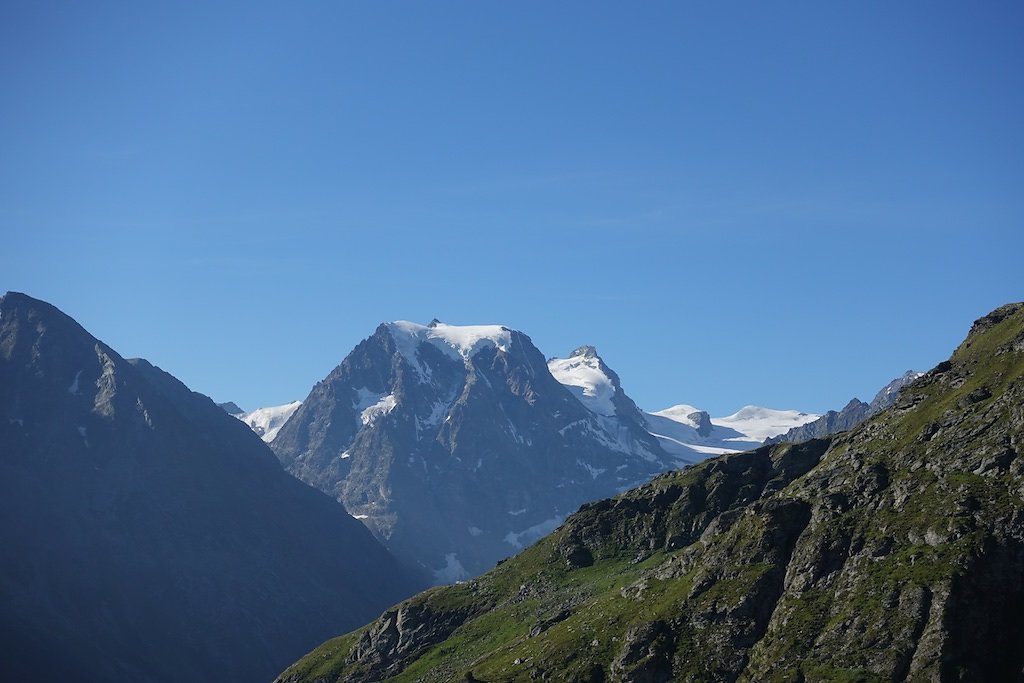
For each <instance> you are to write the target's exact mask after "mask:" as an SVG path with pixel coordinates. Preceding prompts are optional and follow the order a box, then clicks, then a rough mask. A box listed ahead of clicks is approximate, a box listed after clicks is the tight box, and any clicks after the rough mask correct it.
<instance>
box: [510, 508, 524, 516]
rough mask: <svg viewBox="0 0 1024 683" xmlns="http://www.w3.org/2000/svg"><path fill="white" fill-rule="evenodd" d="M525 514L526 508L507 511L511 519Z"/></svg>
mask: <svg viewBox="0 0 1024 683" xmlns="http://www.w3.org/2000/svg"><path fill="white" fill-rule="evenodd" d="M525 513H526V508H523V509H522V510H509V511H508V514H510V515H512V516H513V517H518V516H519V515H522V514H525Z"/></svg>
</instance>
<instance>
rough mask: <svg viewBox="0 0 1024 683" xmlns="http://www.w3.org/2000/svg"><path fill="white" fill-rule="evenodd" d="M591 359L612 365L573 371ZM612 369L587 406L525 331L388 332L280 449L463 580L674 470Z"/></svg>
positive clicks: (320, 390)
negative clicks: (584, 509) (592, 507)
mask: <svg viewBox="0 0 1024 683" xmlns="http://www.w3.org/2000/svg"><path fill="white" fill-rule="evenodd" d="M580 363H583V364H594V365H595V367H596V366H597V364H600V366H603V363H602V362H600V359H599V358H597V356H596V353H595V352H593V350H592V349H582V350H580V351H579V352H578V355H576V356H574V357H573V358H572V359H570V363H568V364H567V365H579V364H580ZM581 368H582V366H579V367H575V368H566V372H568V373H570V374H572V373H574V372H576V373H577V374H578V372H579V371H580V370H581ZM583 369H584V370H585V368H583ZM605 369H606V370H607V368H605ZM608 373H609V375H608V376H609V377H611V378H613V379H609V381H608V382H607V383H606V384H603V385H602V386H601V387H600V392H601V394H600V396H599V397H598V396H597V395H596V394H593V392H591V394H589V395H588V393H587V392H588V389H587V388H585V387H575V389H578V390H579V391H578V392H575V391H574V389H571V388H569V387H567V386H566V385H563V384H562V383H560V382H559V381H558V380H557V379H556V378H555V377H554V376H552V373H551V371H550V369H549V366H548V363H547V362H546V361H545V359H544V357H543V356H542V355H541V353H540V352H539V351H538V350H537V349H536V348H535V347H534V346H533V343H532V342H531V341H530V338H529V337H527V336H526V335H525V334H523V333H521V332H517V331H514V330H510V329H508V328H504V327H499V326H468V327H458V326H453V325H445V324H443V323H439V322H437V321H435V322H433V323H431V324H430V325H427V326H424V325H417V324H414V323H408V322H396V323H388V324H383V325H381V326H380V327H378V328H377V330H376V331H375V332H374V334H373V335H372V336H371V337H369V338H368V339H366V340H364V341H363V342H361V343H360V344H359V345H358V346H357V347H356V348H355V349H354V350H353V351H352V352H351V353H350V354H349V355H348V356H347V357H346V358H345V359H344V361H342V363H341V364H340V365H339V366H338V367H337V368H335V369H334V371H332V372H331V373H330V374H329V375H328V376H327V377H326V378H325V379H324V380H323V381H321V382H319V383H318V384H317V385H316V386H315V387H314V388H313V390H312V391H311V392H310V394H309V396H308V397H307V398H306V400H305V401H303V403H302V405H301V406H300V407H299V408H298V409H297V410H296V412H295V413H294V415H293V416H292V417H291V418H290V419H289V420H288V421H287V422H286V423H285V425H284V426H283V427H282V428H281V430H280V432H279V433H278V435H277V437H276V438H275V439H274V440H273V442H272V443H271V447H272V448H273V450H274V452H275V453H276V454H277V456H278V458H279V459H280V460H281V462H282V464H283V465H284V466H285V467H286V468H287V469H288V470H289V471H290V472H292V473H293V474H294V475H295V476H297V477H299V478H300V479H302V480H303V481H306V482H308V483H309V484H312V485H313V486H316V487H317V488H319V489H320V490H322V491H324V492H326V493H328V494H329V495H331V496H334V497H336V498H337V499H338V500H339V501H341V502H342V503H344V505H345V507H346V508H347V509H348V510H349V512H351V513H352V514H353V515H355V516H356V517H358V518H360V519H362V520H363V521H364V522H365V523H366V525H367V526H368V527H369V528H370V529H371V530H372V531H373V532H374V534H375V535H376V536H377V537H378V538H379V539H380V540H381V541H382V542H383V543H384V544H385V545H386V546H387V547H388V549H390V550H391V551H392V552H394V553H395V554H396V555H397V556H399V557H400V558H402V559H403V560H404V561H406V562H407V563H408V564H409V565H410V566H413V567H416V568H418V569H419V570H420V571H422V572H423V574H424V575H425V576H426V577H428V578H429V580H432V581H434V582H438V583H444V582H451V581H455V580H460V579H465V578H468V577H470V576H474V575H476V574H479V573H480V572H482V571H484V570H486V569H489V568H491V567H493V566H494V563H495V562H496V561H497V560H499V559H501V558H503V557H506V556H508V555H510V554H512V553H514V552H516V551H518V550H519V549H521V548H523V547H525V546H527V545H529V544H530V543H532V542H533V541H535V540H536V539H537V538H539V537H541V536H543V535H544V534H546V533H548V532H550V531H551V530H552V529H554V528H555V527H556V526H557V525H558V524H559V523H560V522H561V521H563V520H564V519H565V517H566V516H567V515H568V514H569V513H570V512H572V511H573V510H575V509H576V508H577V507H579V505H580V504H581V503H583V502H585V501H588V500H594V499H597V498H601V497H605V496H608V495H613V494H615V493H616V492H618V491H621V490H623V489H625V488H628V487H629V486H633V485H636V484H637V483H639V482H643V481H648V480H649V479H650V478H651V477H652V476H654V475H655V474H657V473H659V472H662V471H665V470H666V469H670V468H672V467H674V466H675V464H676V460H675V459H673V458H672V457H670V456H669V455H668V454H666V453H665V451H664V450H662V448H661V447H660V446H659V445H658V443H657V440H656V439H655V438H654V437H652V436H651V435H650V434H648V433H647V430H646V429H645V427H644V424H643V419H642V416H641V414H640V412H639V410H637V408H636V406H635V405H634V404H633V402H632V401H631V400H629V398H628V397H627V396H626V395H625V394H624V393H623V392H622V390H621V387H619V386H618V379H617V378H616V377H614V373H611V372H610V371H608ZM563 379H564V377H563ZM591 389H594V387H591ZM591 398H594V399H596V400H597V401H598V403H597V404H594V403H593V402H590V403H588V401H590V399H591Z"/></svg>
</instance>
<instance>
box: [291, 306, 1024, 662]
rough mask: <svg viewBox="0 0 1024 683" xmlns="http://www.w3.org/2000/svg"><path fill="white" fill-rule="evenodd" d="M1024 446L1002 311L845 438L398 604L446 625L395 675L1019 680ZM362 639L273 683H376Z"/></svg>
mask: <svg viewBox="0 0 1024 683" xmlns="http://www.w3.org/2000/svg"><path fill="white" fill-rule="evenodd" d="M1022 449H1024V304H1014V305H1011V306H1006V307H1003V308H1001V309H999V310H997V311H994V312H993V313H992V314H990V315H989V316H986V317H984V318H982V319H980V320H979V321H977V322H976V323H975V325H974V327H973V328H972V330H971V333H970V335H969V336H968V338H967V340H966V341H965V342H964V343H963V344H962V345H961V346H960V347H959V348H958V349H957V350H956V352H955V353H954V355H953V357H952V358H951V359H950V360H949V361H947V362H944V363H941V364H940V365H939V366H937V367H936V368H935V369H933V370H932V371H931V372H929V373H927V374H926V375H925V376H924V377H921V378H920V379H918V380H917V381H916V382H914V383H913V384H911V385H910V387H909V388H908V390H907V391H904V392H902V393H901V394H900V396H899V398H898V399H897V401H896V403H895V404H894V405H893V406H891V407H890V408H889V409H888V410H885V411H883V412H882V413H880V414H879V415H877V416H875V417H874V418H873V419H872V420H870V421H868V422H865V423H862V424H861V425H860V426H858V427H855V428H854V429H852V430H850V431H847V432H845V433H843V434H839V435H835V436H831V437H827V438H825V439H821V440H811V441H808V442H805V443H802V444H792V443H786V444H778V445H770V446H764V447H762V448H760V449H757V450H755V451H750V452H747V453H741V454H734V455H726V456H722V457H720V458H717V459H714V460H709V461H705V462H703V463H701V464H699V465H696V466H693V467H691V468H688V469H686V470H683V471H681V472H676V473H671V474H665V475H662V476H659V477H657V478H656V479H654V480H653V481H652V482H651V483H649V484H648V485H645V486H642V487H640V488H638V489H635V490H633V491H630V492H628V493H626V494H624V495H622V496H619V497H617V498H614V499H611V500H604V501H600V502H596V503H592V504H588V505H585V506H583V507H582V508H581V509H580V511H579V512H577V513H576V514H574V515H573V516H571V517H570V518H569V519H568V520H567V522H566V523H565V524H564V525H562V527H560V528H559V529H558V530H557V531H555V532H554V533H553V534H552V535H550V536H548V537H547V538H545V539H543V540H542V541H541V542H539V543H538V544H536V545H534V546H533V547H531V548H529V549H527V550H526V551H524V552H523V553H521V554H520V555H518V556H517V557H515V558H513V559H510V560H508V561H507V562H505V563H503V564H501V565H500V566H498V567H497V568H495V569H494V570H493V571H491V572H488V573H487V574H485V575H483V576H481V577H480V578H478V579H477V580H475V581H473V582H470V583H468V584H464V585H460V586H454V587H448V588H445V589H439V590H436V591H433V592H431V593H428V594H424V595H421V596H417V597H415V598H412V599H411V600H409V601H407V602H406V603H403V606H402V607H401V608H400V609H404V610H406V611H411V610H412V608H413V607H414V606H417V607H419V608H420V611H419V614H430V616H429V617H428V618H427V622H428V623H436V624H447V625H446V627H445V629H434V630H432V629H428V628H422V627H421V628H417V629H412V630H410V631H408V632H409V634H410V635H409V639H410V641H412V640H415V641H416V643H417V645H416V648H414V649H415V650H417V651H419V652H421V653H424V654H422V655H414V654H412V652H413V648H407V649H406V652H407V653H409V654H408V655H407V656H406V657H405V658H392V659H391V660H389V661H390V666H391V667H392V668H390V669H389V675H390V676H392V677H393V678H392V680H396V681H405V680H418V681H444V680H451V679H453V678H456V677H457V676H459V675H460V674H461V673H463V672H466V671H468V670H470V669H471V670H472V673H473V676H474V677H475V678H478V679H479V680H486V681H507V680H577V681H584V680H585V681H599V680H600V681H767V680H779V681H832V680H865V681H876V680H877V681H890V680H907V679H909V680H935V681H953V680H964V681H967V680H993V681H995V680H998V681H1003V680H1021V679H1022V677H1024V650H1022V649H1021V648H1020V647H1019V645H1020V643H1021V642H1024V620H1022V619H1021V618H1020V614H1021V609H1022V607H1024V457H1022V452H1024V450H1022ZM563 612H567V613H568V616H561V613H563ZM555 614H557V615H560V618H559V619H558V620H557V622H556V623H553V624H551V625H550V626H548V627H547V628H545V629H543V630H539V631H538V630H537V629H536V628H535V625H536V624H537V623H538V622H540V621H543V620H544V619H546V618H547V615H555ZM452 615H454V616H453V617H452V621H446V619H448V618H449V617H450V616H452ZM377 623H378V624H379V623H380V622H377ZM456 623H457V624H458V625H457V626H455V627H454V628H452V624H456ZM376 628H378V626H376V625H374V626H370V627H365V628H364V629H362V630H361V631H357V632H356V633H353V634H350V635H349V636H345V637H343V638H340V639H337V640H334V641H329V642H328V643H326V644H325V645H323V646H322V647H321V648H319V649H318V650H315V651H314V652H313V653H311V655H310V656H309V657H307V658H306V659H304V660H301V661H300V662H298V663H297V664H296V665H294V666H293V667H292V668H290V669H289V670H287V671H286V672H285V673H284V674H282V676H281V677H280V678H279V680H280V681H287V682H297V681H306V680H325V681H362V680H375V679H372V678H366V677H365V676H364V672H365V671H366V666H368V665H369V662H370V661H371V660H368V659H366V654H365V653H364V654H361V653H360V652H359V651H357V648H356V644H357V643H360V642H363V639H365V638H366V637H367V633H371V632H373V631H374V629H376ZM445 630H450V633H448V634H447V635H446V634H444V633H443V631H445ZM325 662H333V663H335V664H332V665H330V666H326V665H325ZM314 665H316V666H319V667H320V668H319V669H318V670H319V671H325V670H327V669H329V670H330V675H328V676H325V677H323V678H322V679H317V678H316V677H315V676H313V675H311V672H312V671H313V669H312V667H313V666H314Z"/></svg>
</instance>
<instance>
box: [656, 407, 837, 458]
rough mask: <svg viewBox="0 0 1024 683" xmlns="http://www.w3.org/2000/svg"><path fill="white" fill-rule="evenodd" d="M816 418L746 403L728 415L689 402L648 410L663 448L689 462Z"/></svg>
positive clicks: (742, 446)
mask: <svg viewBox="0 0 1024 683" xmlns="http://www.w3.org/2000/svg"><path fill="white" fill-rule="evenodd" d="M816 419H818V416H817V415H814V414H813V413H803V412H800V411H796V410H773V409H771V408H761V407H760V406H745V407H743V408H741V409H740V410H739V411H737V412H736V413H733V414H732V415H728V416H726V417H711V416H709V415H708V413H707V412H706V411H703V410H699V409H697V408H694V407H693V406H690V405H686V404H680V405H676V406H672V407H671V408H666V409H665V410H659V411H656V412H653V413H644V420H645V422H646V424H647V430H648V431H649V432H650V433H651V434H652V435H653V436H655V437H656V438H657V439H658V441H659V443H660V444H661V446H662V448H664V449H665V450H666V451H668V452H669V453H671V454H672V455H674V456H676V457H677V458H678V459H679V460H681V461H683V462H686V463H695V462H699V461H700V460H703V459H705V458H707V457H710V456H715V455H724V454H726V453H736V452H738V451H744V450H748V449H751V448H757V447H758V446H760V445H761V443H762V442H763V441H764V440H765V438H767V437H772V436H774V435H776V434H781V433H783V432H786V431H787V430H791V429H794V428H798V426H799V425H803V424H806V423H808V422H813V421H814V420H816ZM794 426H797V427H794Z"/></svg>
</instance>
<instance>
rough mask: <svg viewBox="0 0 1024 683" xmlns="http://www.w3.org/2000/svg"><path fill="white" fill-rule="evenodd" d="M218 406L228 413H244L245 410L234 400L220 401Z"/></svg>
mask: <svg viewBox="0 0 1024 683" xmlns="http://www.w3.org/2000/svg"><path fill="white" fill-rule="evenodd" d="M217 407H218V408H220V409H222V410H223V411H224V412H225V413H227V414H228V415H244V414H245V410H244V409H243V408H241V407H240V406H239V405H238V404H237V403H235V402H234V401H228V402H226V403H218V404H217Z"/></svg>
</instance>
